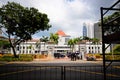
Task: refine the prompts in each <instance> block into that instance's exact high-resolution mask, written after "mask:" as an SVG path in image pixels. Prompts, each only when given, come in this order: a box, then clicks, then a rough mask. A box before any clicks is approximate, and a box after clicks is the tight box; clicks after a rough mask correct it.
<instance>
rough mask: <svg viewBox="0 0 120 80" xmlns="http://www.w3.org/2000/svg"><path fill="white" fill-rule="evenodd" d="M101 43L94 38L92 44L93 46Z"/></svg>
mask: <svg viewBox="0 0 120 80" xmlns="http://www.w3.org/2000/svg"><path fill="white" fill-rule="evenodd" d="M99 42H100V40H99V39H97V38H92V43H93V44H98V43H99Z"/></svg>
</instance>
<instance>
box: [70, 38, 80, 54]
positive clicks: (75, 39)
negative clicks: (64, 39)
mask: <svg viewBox="0 0 120 80" xmlns="http://www.w3.org/2000/svg"><path fill="white" fill-rule="evenodd" d="M78 41H79V38H74V39H70V40H69V41H68V45H70V48H71V50H72V52H73V49H74V45H75V44H76V43H77V42H78Z"/></svg>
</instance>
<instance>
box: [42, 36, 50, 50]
mask: <svg viewBox="0 0 120 80" xmlns="http://www.w3.org/2000/svg"><path fill="white" fill-rule="evenodd" d="M48 41H49V39H48V37H46V36H42V38H40V42H43V43H44V51H45V44H46V42H48Z"/></svg>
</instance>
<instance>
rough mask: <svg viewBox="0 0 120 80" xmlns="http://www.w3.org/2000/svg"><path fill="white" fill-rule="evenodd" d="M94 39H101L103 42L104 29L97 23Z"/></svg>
mask: <svg viewBox="0 0 120 80" xmlns="http://www.w3.org/2000/svg"><path fill="white" fill-rule="evenodd" d="M93 27H94V28H93V29H94V38H97V39H99V40H100V41H102V29H101V27H100V26H99V23H95V24H94V26H93Z"/></svg>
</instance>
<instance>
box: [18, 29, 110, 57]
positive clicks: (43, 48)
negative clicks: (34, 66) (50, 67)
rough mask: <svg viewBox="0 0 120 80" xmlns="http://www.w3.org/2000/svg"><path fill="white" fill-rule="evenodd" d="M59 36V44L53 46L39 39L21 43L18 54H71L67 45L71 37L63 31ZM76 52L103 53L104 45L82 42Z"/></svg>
mask: <svg viewBox="0 0 120 80" xmlns="http://www.w3.org/2000/svg"><path fill="white" fill-rule="evenodd" d="M57 34H58V36H59V40H58V44H57V45H56V44H53V43H52V42H47V43H45V44H44V42H40V40H39V39H33V40H29V41H27V42H23V43H21V44H20V45H19V46H17V47H16V52H17V54H36V53H39V54H41V53H43V52H48V53H49V54H51V55H53V54H54V53H63V54H65V53H67V52H70V51H71V49H70V46H69V45H67V43H68V40H69V39H70V36H69V35H66V34H65V33H64V32H63V31H62V30H58V31H57ZM106 46H107V45H106ZM74 51H79V52H80V53H82V54H84V53H86V54H87V53H92V54H94V53H102V44H96V45H95V44H92V43H91V42H87V41H85V42H81V43H79V44H76V45H75V47H74ZM109 52H110V48H107V50H106V53H109Z"/></svg>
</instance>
